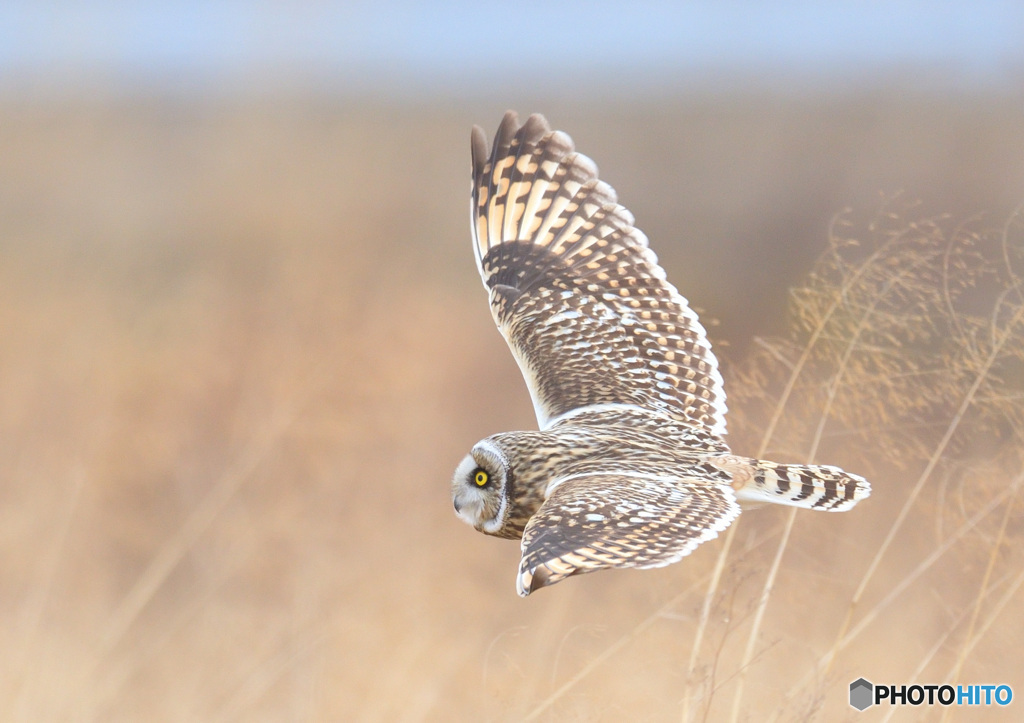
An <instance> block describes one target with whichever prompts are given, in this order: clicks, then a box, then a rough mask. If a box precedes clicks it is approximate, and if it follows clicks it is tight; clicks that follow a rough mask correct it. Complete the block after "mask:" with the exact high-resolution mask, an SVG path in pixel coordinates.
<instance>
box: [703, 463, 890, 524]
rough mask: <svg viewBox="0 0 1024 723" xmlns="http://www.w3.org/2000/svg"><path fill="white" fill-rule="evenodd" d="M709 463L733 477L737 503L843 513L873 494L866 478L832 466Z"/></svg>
mask: <svg viewBox="0 0 1024 723" xmlns="http://www.w3.org/2000/svg"><path fill="white" fill-rule="evenodd" d="M709 461H711V462H712V464H714V465H715V466H716V467H718V468H719V469H723V470H725V471H727V472H729V473H730V474H731V475H732V478H733V488H734V489H735V491H736V499H738V500H739V501H740V502H741V503H759V502H774V503H775V504H779V505H792V506H794V507H803V508H805V509H809V510H826V511H828V512H844V511H846V510H849V509H851V508H852V507H853V506H854V505H856V504H857V503H858V502H860V501H861V500H863V499H866V498H867V497H868V496H869V495H870V494H871V485H870V484H868V481H867V480H865V479H864V478H863V477H861V476H859V475H855V474H851V473H850V472H846V471H844V470H842V469H840V468H839V467H832V466H830V465H816V464H779V463H777V462H769V461H768V460H764V459H749V458H746V457H732V456H726V457H719V458H717V459H712V460H709Z"/></svg>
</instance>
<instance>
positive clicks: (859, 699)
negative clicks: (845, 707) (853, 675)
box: [850, 678, 875, 710]
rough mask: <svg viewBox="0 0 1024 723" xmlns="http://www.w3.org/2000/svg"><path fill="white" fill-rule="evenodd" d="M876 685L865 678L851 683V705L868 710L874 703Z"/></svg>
mask: <svg viewBox="0 0 1024 723" xmlns="http://www.w3.org/2000/svg"><path fill="white" fill-rule="evenodd" d="M874 697H875V696H874V686H873V685H871V683H870V682H869V681H867V680H864V678H857V680H855V681H853V682H852V683H850V705H852V706H853V707H854V708H856V709H857V710H866V709H867V708H870V707H871V706H872V704H873V703H874V700H872V699H873V698H874Z"/></svg>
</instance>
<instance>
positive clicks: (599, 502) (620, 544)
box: [516, 470, 740, 596]
mask: <svg viewBox="0 0 1024 723" xmlns="http://www.w3.org/2000/svg"><path fill="white" fill-rule="evenodd" d="M709 482H710V480H706V479H696V478H688V477H681V476H674V475H664V474H657V473H649V474H645V473H642V472H637V471H635V470H634V471H628V470H621V471H609V472H604V473H594V474H588V475H580V476H575V477H570V478H566V479H565V480H563V481H560V482H559V481H556V482H555V485H557V486H555V488H554V490H553V491H552V492H551V496H550V497H549V498H548V500H547V501H546V502H545V503H544V505H543V506H542V507H541V508H540V511H538V512H537V514H536V515H534V516H533V517H532V518H530V521H529V523H528V524H527V525H526V530H525V532H524V533H523V542H522V550H523V556H522V561H521V562H520V564H519V577H518V578H517V580H516V588H517V590H518V592H519V594H520V595H522V596H526V595H529V594H530V593H531V592H533V591H535V590H537V589H539V588H541V587H544V586H546V585H553V584H554V583H556V582H558V581H560V580H563V579H565V578H566V577H569V576H570V575H578V574H581V573H587V572H594V571H596V570H601V569H603V568H608V567H636V568H648V567H662V566H664V565H669V564H671V563H673V562H678V561H679V560H680V559H681V558H683V557H685V556H686V555H689V554H690V553H691V552H693V550H694V549H695V548H696V547H697V546H698V545H699V544H700V543H702V542H706V541H707V540H710V539H713V538H714V537H716V536H717V535H718V533H719V532H721V531H722V530H724V529H725V528H726V527H728V526H729V525H730V524H731V523H732V521H733V520H734V519H735V518H736V516H737V515H738V514H739V513H740V508H739V505H738V504H737V503H736V499H735V497H734V496H733V492H732V489H731V488H730V487H729V486H728V485H722V484H709Z"/></svg>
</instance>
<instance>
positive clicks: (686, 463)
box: [453, 405, 731, 539]
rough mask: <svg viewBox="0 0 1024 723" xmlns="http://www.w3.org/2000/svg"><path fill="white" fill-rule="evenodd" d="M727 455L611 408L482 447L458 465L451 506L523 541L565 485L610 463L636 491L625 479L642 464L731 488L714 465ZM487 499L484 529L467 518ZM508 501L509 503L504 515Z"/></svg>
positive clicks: (662, 421) (722, 447) (498, 437)
mask: <svg viewBox="0 0 1024 723" xmlns="http://www.w3.org/2000/svg"><path fill="white" fill-rule="evenodd" d="M726 454H728V447H727V446H726V444H725V442H724V441H723V440H722V439H720V438H718V437H717V436H716V435H713V434H706V433H701V432H700V431H699V430H697V429H695V428H693V427H687V426H686V425H682V424H679V423H678V422H676V421H674V420H672V419H671V418H669V417H659V416H658V415H656V414H651V413H649V412H646V411H644V410H642V409H636V408H631V407H628V406H626V405H606V406H605V407H604V408H597V409H595V410H587V411H586V412H585V413H581V414H578V415H575V416H573V417H570V418H568V419H565V420H562V421H560V422H558V423H556V424H555V425H553V426H552V427H550V428H548V429H547V430H544V431H517V432H501V433H498V434H495V435H492V436H491V437H488V438H486V439H484V440H481V441H480V442H479V443H478V444H477V446H476V447H474V449H473V451H472V452H471V453H470V454H469V455H468V456H467V457H466V459H465V460H463V464H462V465H460V471H461V474H459V473H456V476H455V485H454V488H453V500H454V502H455V506H456V511H457V513H458V514H459V515H460V516H462V517H463V518H464V519H466V521H467V522H470V524H474V526H476V527H477V529H478V530H480V531H481V532H484V533H486V534H490V535H495V536H497V537H505V538H510V539H519V538H521V537H522V536H523V530H524V529H525V527H526V523H527V522H529V520H530V518H532V517H533V516H534V514H536V512H537V510H539V509H540V506H541V505H542V504H543V503H544V501H545V500H547V498H548V496H549V495H550V493H551V492H552V491H553V490H554V489H555V488H556V487H557V486H558V484H559V483H560V482H561V481H562V480H564V479H567V478H580V477H583V476H587V475H592V474H599V473H603V472H608V471H609V470H611V469H614V468H611V467H609V463H608V461H609V459H615V460H619V461H620V462H621V464H620V465H619V471H620V472H621V473H623V474H625V475H627V476H626V477H625V479H624V481H623V484H624V485H627V486H629V485H632V484H635V479H634V478H630V477H628V473H629V472H630V470H631V469H632V468H633V465H636V464H638V463H639V464H643V465H644V466H645V468H646V469H647V470H649V471H657V472H661V473H663V474H665V475H670V474H673V473H674V472H675V471H677V470H679V469H681V468H684V467H689V468H693V470H694V472H695V473H698V474H700V475H701V476H702V477H703V478H705V479H706V480H707V481H708V483H715V482H717V483H718V484H721V485H725V486H728V485H729V483H730V480H731V477H730V475H729V474H728V473H726V472H724V471H722V470H721V469H718V468H716V467H715V466H714V465H713V464H712V463H711V462H710V461H709V460H710V459H712V458H718V457H721V456H723V455H726ZM477 469H482V470H484V471H485V472H486V473H487V475H488V478H489V481H488V483H485V484H484V485H482V486H480V485H476V484H472V485H468V484H464V482H465V481H468V480H470V479H471V477H472V475H473V473H475V472H476V470H477ZM485 497H490V498H492V500H491V501H490V502H489V509H492V510H493V512H494V514H493V515H491V516H490V517H488V518H487V520H488V521H490V524H487V525H485V524H481V519H479V518H477V519H475V520H473V519H468V518H467V517H466V515H467V514H469V510H470V509H472V508H473V506H474V502H475V501H476V500H477V499H483V498H485ZM503 498H507V499H508V500H509V504H507V505H506V506H505V508H504V509H503V510H502V514H501V515H499V514H498V512H497V511H498V508H499V507H500V500H501V499H503ZM464 507H465V508H466V512H465V514H464V513H463V508H464ZM495 520H497V522H495Z"/></svg>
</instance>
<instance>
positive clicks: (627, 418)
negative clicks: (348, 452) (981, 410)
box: [451, 112, 870, 597]
mask: <svg viewBox="0 0 1024 723" xmlns="http://www.w3.org/2000/svg"><path fill="white" fill-rule="evenodd" d="M472 157H473V169H472V170H473V185H472V201H471V203H472V211H471V214H472V236H473V253H474V255H475V256H476V265H477V268H478V269H479V271H480V276H481V277H482V279H483V283H484V287H485V289H486V290H487V297H488V300H489V302H490V306H491V313H492V314H493V316H494V321H495V322H496V323H497V325H498V329H499V331H500V332H501V334H502V336H504V337H505V341H507V342H508V346H509V348H510V349H511V350H512V354H513V356H514V357H515V359H516V361H517V362H518V363H519V368H520V369H521V370H522V372H523V376H524V377H525V378H526V385H527V387H528V388H529V391H530V396H531V398H532V399H533V406H534V410H535V411H536V413H537V422H538V424H539V426H540V430H539V431H521V432H502V433H500V434H495V435H493V436H491V437H488V438H486V439H484V440H481V441H480V442H477V444H476V445H475V446H474V447H473V448H472V450H470V453H469V454H468V455H467V456H466V457H465V459H463V460H462V462H461V463H460V464H459V466H458V468H457V469H456V470H455V476H454V478H453V479H452V485H451V493H452V502H453V504H454V506H455V512H456V514H457V515H458V516H459V517H461V518H462V519H463V520H465V521H466V522H468V523H469V524H471V525H472V526H473V527H475V528H476V529H477V530H479V531H480V532H484V533H486V534H488V535H495V536H498V537H507V538H511V539H520V538H521V540H522V543H521V544H522V560H521V562H520V564H519V575H518V577H517V579H516V587H517V589H518V591H519V594H520V595H522V596H524V597H525V596H526V595H529V594H530V593H531V592H533V591H534V590H536V589H538V588H541V587H544V586H545V585H552V584H554V583H556V582H558V581H559V580H562V579H563V578H566V577H569V576H570V575H578V574H581V573H586V572H593V571H594V570H600V569H602V568H607V567H639V568H645V567H661V566H663V565H668V564H671V563H673V562H676V561H678V560H679V559H680V558H682V557H684V556H685V555H688V554H689V553H690V552H692V551H693V549H694V548H695V547H697V545H699V544H700V543H702V542H705V541H706V540H710V539H711V538H713V537H715V536H716V535H717V534H718V533H719V532H721V531H722V530H724V529H725V528H726V527H728V526H729V524H730V523H731V522H732V521H733V520H734V519H735V518H736V516H737V515H738V514H739V512H740V506H739V502H751V503H759V502H776V503H780V504H785V505H795V506H797V507H806V508H808V509H813V510H828V511H832V512H837V511H842V510H848V509H850V508H851V507H853V506H854V505H855V504H857V502H858V501H860V500H862V499H864V498H865V497H867V496H868V494H869V493H870V487H869V486H868V483H867V482H866V481H865V480H864V479H863V478H861V477H858V476H857V475H854V474H850V473H848V472H844V471H843V470H841V469H839V468H838V467H828V466H811V465H792V464H776V463H774V462H768V461H765V460H758V459H750V458H747V457H739V456H735V455H733V454H731V453H730V450H729V446H728V445H727V444H726V442H725V413H726V406H725V391H724V390H723V388H722V377H721V375H720V374H719V372H718V363H717V361H716V360H715V356H714V354H713V353H712V352H711V345H710V343H709V342H708V339H707V335H706V334H705V332H704V327H702V326H701V324H700V321H698V319H697V315H696V314H695V313H694V312H693V310H692V309H690V307H689V305H688V303H687V301H686V299H684V298H683V297H682V296H681V295H680V294H679V292H678V291H676V288H675V287H674V286H673V285H672V284H671V283H669V281H668V280H667V279H666V278H665V272H664V270H662V268H661V266H659V265H658V259H657V257H656V256H655V255H654V253H653V252H652V251H651V250H650V249H649V248H648V244H647V237H646V236H644V234H643V233H641V232H640V231H639V230H637V229H636V228H635V227H634V226H633V215H632V214H631V213H630V212H629V211H627V210H626V209H625V208H623V207H622V206H620V205H619V204H618V203H617V199H616V195H615V191H614V190H612V188H611V187H610V186H608V184H606V183H604V182H602V181H600V180H598V178H597V167H596V166H595V165H594V162H593V161H591V160H590V159H589V158H587V157H586V156H584V155H581V154H579V153H576V152H575V150H574V146H573V142H572V140H571V139H570V138H569V136H567V135H566V134H565V133H562V132H561V131H552V130H551V129H550V127H549V126H548V124H547V121H546V120H545V119H544V117H543V116H540V115H532V116H530V117H529V118H528V119H527V120H526V122H525V123H524V124H523V125H522V126H520V125H519V121H518V118H517V116H516V114H515V113H512V112H509V113H507V114H506V115H505V118H504V119H503V120H502V122H501V126H500V127H499V128H498V133H497V135H496V137H495V139H494V145H493V147H492V148H491V150H490V152H489V153H488V151H487V142H486V140H485V137H484V133H483V131H482V130H481V129H480V128H479V127H475V128H474V129H473V135H472Z"/></svg>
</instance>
